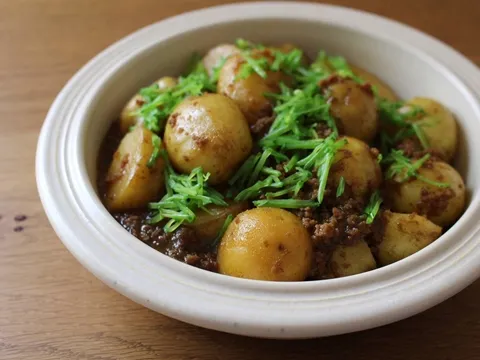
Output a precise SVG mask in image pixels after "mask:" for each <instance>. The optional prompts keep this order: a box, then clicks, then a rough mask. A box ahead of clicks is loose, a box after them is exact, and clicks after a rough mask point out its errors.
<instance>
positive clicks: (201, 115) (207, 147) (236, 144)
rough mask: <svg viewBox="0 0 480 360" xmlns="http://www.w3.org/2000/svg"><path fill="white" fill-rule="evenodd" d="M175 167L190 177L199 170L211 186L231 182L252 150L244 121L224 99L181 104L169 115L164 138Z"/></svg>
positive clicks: (190, 100) (210, 97) (210, 96)
mask: <svg viewBox="0 0 480 360" xmlns="http://www.w3.org/2000/svg"><path fill="white" fill-rule="evenodd" d="M164 141H165V147H166V149H167V152H168V156H169V158H170V160H171V162H172V164H173V165H174V167H175V168H176V169H177V170H179V171H181V172H183V173H186V174H188V173H190V172H191V171H192V170H193V169H194V168H196V167H199V166H200V167H202V169H203V170H204V171H205V172H209V173H210V179H209V183H210V184H220V183H222V182H225V181H226V180H228V179H229V178H230V176H231V175H232V173H233V172H234V171H235V170H236V169H237V167H238V165H240V163H241V162H242V161H243V160H245V158H246V157H247V156H248V155H249V154H250V151H251V149H252V137H251V135H250V130H249V128H248V124H247V121H246V120H245V117H244V116H243V114H242V113H241V111H240V110H239V109H238V107H237V106H236V105H235V103H234V102H233V101H232V100H230V99H229V98H227V97H226V96H223V95H219V94H204V95H201V96H197V97H190V98H187V99H185V100H184V101H183V102H182V103H180V104H179V105H178V106H177V107H176V109H175V110H174V111H173V113H172V115H170V117H169V119H168V121H167V124H166V127H165V134H164Z"/></svg>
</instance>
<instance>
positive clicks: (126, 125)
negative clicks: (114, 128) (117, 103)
mask: <svg viewBox="0 0 480 360" xmlns="http://www.w3.org/2000/svg"><path fill="white" fill-rule="evenodd" d="M155 84H157V85H158V88H159V89H160V90H167V89H170V88H172V87H174V86H175V85H176V84H177V79H176V78H173V77H170V76H164V77H162V78H160V79H158V80H157V81H155ZM143 103H144V101H143V98H142V96H141V95H140V94H135V95H134V96H133V97H132V98H131V99H130V100H129V101H128V102H127V104H126V105H125V107H124V108H123V110H122V112H121V113H120V121H119V123H120V131H121V132H122V134H126V133H127V132H129V131H130V129H131V128H132V127H133V126H135V125H137V124H139V123H141V122H142V119H141V118H139V117H137V116H135V115H134V112H135V111H136V110H138V109H140V108H141V107H142V105H143Z"/></svg>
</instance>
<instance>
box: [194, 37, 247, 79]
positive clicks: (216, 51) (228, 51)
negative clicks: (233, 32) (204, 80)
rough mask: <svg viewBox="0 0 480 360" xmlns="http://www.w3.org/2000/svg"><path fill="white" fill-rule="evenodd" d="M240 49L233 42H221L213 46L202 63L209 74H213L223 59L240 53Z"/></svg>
mask: <svg viewBox="0 0 480 360" xmlns="http://www.w3.org/2000/svg"><path fill="white" fill-rule="evenodd" d="M239 52H240V50H239V49H238V48H237V47H236V46H235V45H233V44H220V45H218V46H215V47H213V48H211V49H210V50H209V51H208V52H207V54H206V55H205V56H204V57H203V59H202V63H203V66H204V67H205V69H206V70H207V72H208V74H209V75H212V74H213V70H215V68H216V67H217V66H218V65H219V64H221V62H222V60H223V59H228V58H229V57H230V56H232V55H235V54H238V53H239Z"/></svg>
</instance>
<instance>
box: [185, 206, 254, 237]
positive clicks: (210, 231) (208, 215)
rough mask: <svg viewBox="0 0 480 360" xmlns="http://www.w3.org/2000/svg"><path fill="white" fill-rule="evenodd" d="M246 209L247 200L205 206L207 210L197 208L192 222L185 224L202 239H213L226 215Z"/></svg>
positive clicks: (235, 213) (234, 214)
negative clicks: (223, 204) (226, 204)
mask: <svg viewBox="0 0 480 360" xmlns="http://www.w3.org/2000/svg"><path fill="white" fill-rule="evenodd" d="M247 209H248V203H247V202H239V203H237V202H232V203H231V204H229V206H217V205H211V206H207V210H208V212H206V211H203V210H199V211H197V213H196V216H197V217H196V219H195V221H194V222H193V223H191V224H189V223H186V224H185V225H186V226H188V227H190V228H192V229H194V230H195V234H196V235H197V237H198V238H199V239H200V240H202V241H209V240H213V239H215V237H216V236H217V235H218V233H219V231H220V230H221V229H222V226H223V224H224V222H225V220H226V219H227V216H228V215H233V216H237V215H238V214H239V213H241V212H242V211H245V210H247Z"/></svg>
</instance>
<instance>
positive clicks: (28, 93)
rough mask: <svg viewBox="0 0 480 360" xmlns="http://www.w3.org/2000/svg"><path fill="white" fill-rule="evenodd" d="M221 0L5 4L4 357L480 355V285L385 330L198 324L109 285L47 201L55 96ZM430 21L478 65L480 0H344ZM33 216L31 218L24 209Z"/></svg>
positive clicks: (1, 150)
mask: <svg viewBox="0 0 480 360" xmlns="http://www.w3.org/2000/svg"><path fill="white" fill-rule="evenodd" d="M221 2H222V1H215V0H201V1H194V0H174V1H161V0H141V1H140V0H135V1H134V0H131V1H127V0H125V1H122V0H0V49H1V50H0V119H1V120H0V121H1V131H0V164H1V166H2V167H1V170H0V184H1V185H0V215H1V218H0V359H35V360H42V359H87V360H112V359H135V360H140V359H192V360H193V359H200V358H202V359H203V358H205V359H232V360H235V359H242V360H243V359H257V358H258V359H266V358H269V357H271V358H275V359H280V358H285V359H287V358H288V359H304V358H309V357H312V358H313V357H315V358H317V359H329V358H332V359H347V358H348V357H349V356H350V355H351V356H355V357H356V359H358V360H362V359H368V360H371V359H388V360H395V359H415V358H422V359H435V360H441V359H480V281H477V282H476V283H475V284H473V285H472V286H470V287H469V288H467V289H466V290H464V291H463V292H462V293H461V294H459V295H457V296H455V297H454V298H452V299H450V300H448V301H446V302H445V303H443V304H441V305H439V306H437V307H435V308H434V309H431V310H429V311H426V312H425V313H423V314H421V315H418V316H415V317H414V318H411V319H408V320H404V321H401V322H399V323H396V324H393V325H390V326H386V327H383V328H379V329H375V330H371V331H365V332H361V333H356V334H349V335H344V336H338V337H333V338H325V339H318V340H308V341H294V342H288V341H284V342H280V341H271V340H259V339H250V338H243V337H238V336H233V335H227V334H222V333H218V332H215V331H208V330H204V329H199V328H196V327H193V326H190V325H186V324H183V323H180V322H178V321H175V320H171V319H169V318H166V317H164V316H162V315H159V314H156V313H154V312H152V311H150V310H147V309H145V308H143V307H141V306H139V305H137V304H135V303H133V302H132V301H130V300H128V299H127V298H125V297H123V296H121V295H120V294H118V293H116V292H114V291H113V290H111V289H110V288H108V287H107V286H105V285H103V284H102V283H101V282H100V281H99V280H97V279H96V278H95V277H94V276H93V275H91V274H90V273H88V272H87V271H86V270H84V269H83V268H82V267H81V266H80V264H79V263H77V261H76V260H75V259H74V258H73V257H72V256H71V255H70V254H69V252H68V251H67V250H66V249H65V248H64V247H63V245H62V244H61V242H60V241H59V240H58V238H57V237H56V235H55V234H54V232H53V230H52V229H51V227H50V225H49V223H48V222H47V219H46V217H45V215H44V213H43V210H42V207H41V205H40V202H39V199H38V195H37V190H36V185H35V179H34V155H35V146H36V141H37V135H38V132H39V129H40V126H41V125H42V122H43V119H44V117H45V114H46V112H47V110H48V107H49V106H50V104H51V102H52V101H53V99H54V97H55V95H56V94H57V93H58V91H59V90H60V89H61V87H62V86H63V85H64V84H65V82H66V81H67V80H68V78H70V77H71V76H72V75H73V73H74V72H75V71H76V70H77V69H78V68H79V67H80V66H81V65H83V64H84V63H85V62H86V61H87V60H88V59H89V58H91V57H92V56H93V55H95V54H96V53H97V52H99V51H100V50H102V49H104V48H105V47H106V46H108V45H109V44H110V43H112V42H113V41H116V40H117V39H119V38H121V37H123V36H124V35H126V34H128V33H130V32H131V31H133V30H135V29H137V28H139V27H141V26H144V25H147V24H149V23H152V22H155V21H158V20H161V19H163V18H165V17H167V16H171V15H174V14H178V13H180V12H183V11H187V10H191V9H194V8H199V7H205V6H210V5H215V4H219V3H221ZM329 2H331V3H335V4H340V5H346V6H355V7H358V8H362V9H365V10H368V11H373V12H376V13H379V14H382V15H386V16H389V17H392V18H395V19H397V20H400V21H403V22H405V23H408V24H410V25H413V26H415V27H418V28H420V29H421V30H424V31H426V32H428V33H430V34H432V35H434V36H436V37H438V38H440V39H441V40H443V41H445V42H447V43H449V44H451V45H452V46H454V47H455V48H457V49H458V50H459V51H461V52H463V53H464V54H466V55H467V56H468V57H470V58H471V59H473V60H474V61H476V62H477V63H479V64H480V42H479V41H478V35H479V32H480V22H479V20H480V1H478V0H403V1H396V2H393V1H387V0H337V1H329ZM18 215H25V216H26V217H27V218H26V219H25V220H24V221H21V220H22V217H21V216H20V217H17V219H16V220H15V216H18Z"/></svg>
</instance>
